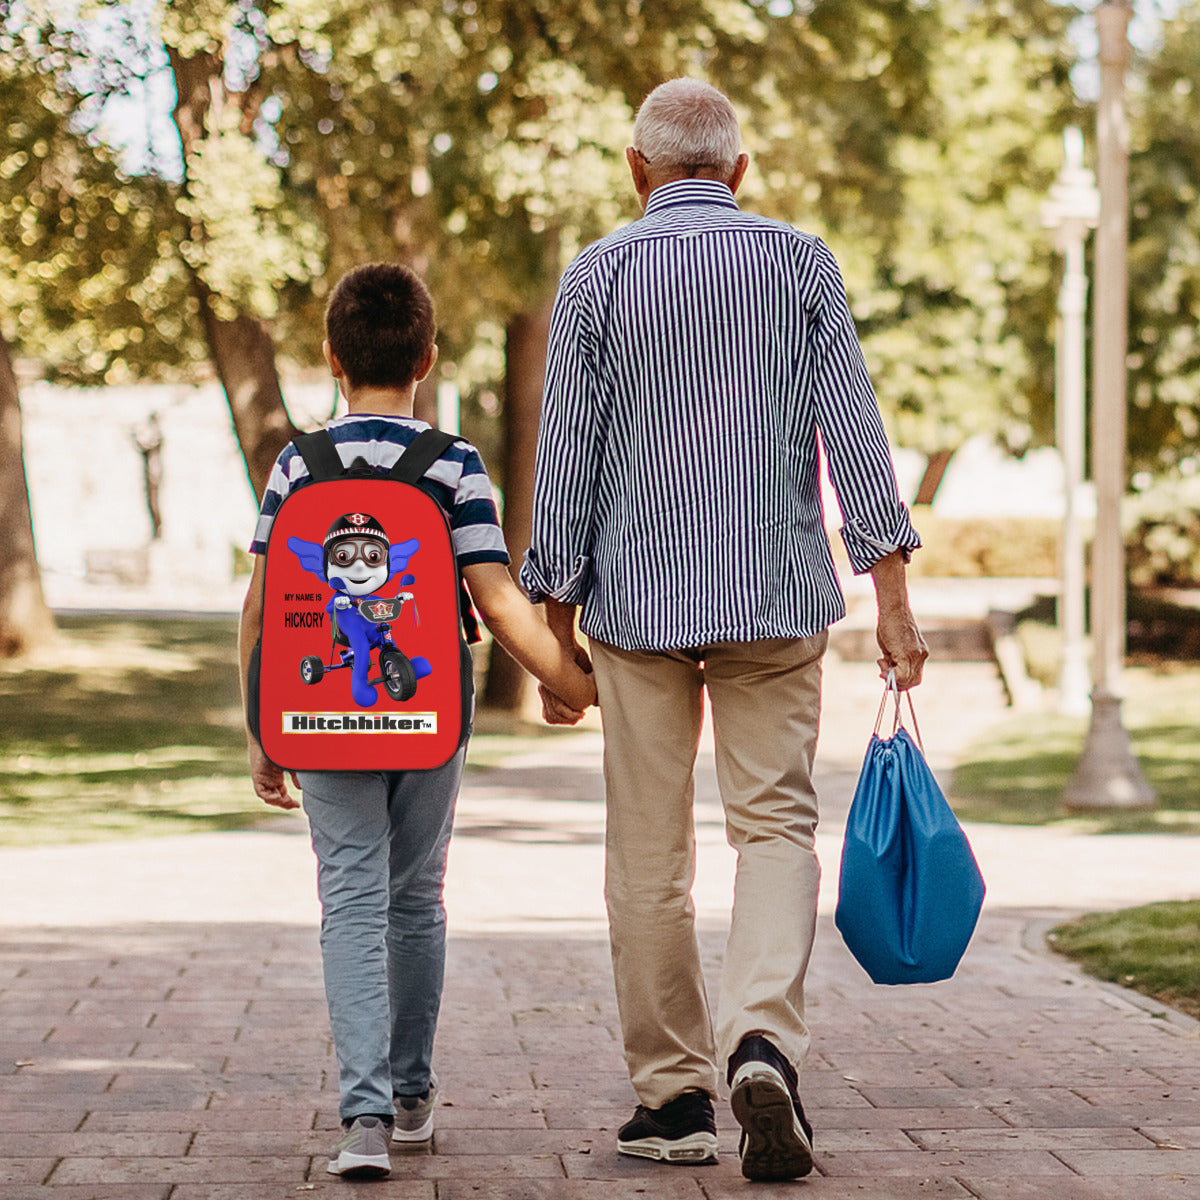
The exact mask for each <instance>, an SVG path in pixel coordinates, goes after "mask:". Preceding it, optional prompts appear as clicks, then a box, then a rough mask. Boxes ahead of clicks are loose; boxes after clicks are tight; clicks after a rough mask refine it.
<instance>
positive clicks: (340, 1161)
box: [326, 1150, 392, 1179]
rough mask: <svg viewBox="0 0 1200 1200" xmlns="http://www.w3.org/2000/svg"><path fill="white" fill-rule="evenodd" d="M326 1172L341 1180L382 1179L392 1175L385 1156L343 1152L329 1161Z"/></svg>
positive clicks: (390, 1166) (390, 1165)
mask: <svg viewBox="0 0 1200 1200" xmlns="http://www.w3.org/2000/svg"><path fill="white" fill-rule="evenodd" d="M326 1170H327V1171H328V1172H329V1174H330V1175H340V1176H341V1177H342V1178H343V1179H382V1178H383V1177H384V1176H385V1175H390V1174H391V1173H392V1164H391V1161H390V1160H389V1159H388V1156H387V1155H386V1154H351V1153H350V1151H348V1150H343V1151H342V1152H341V1154H339V1155H338V1156H337V1158H333V1159H330V1160H329V1166H328V1167H327V1168H326Z"/></svg>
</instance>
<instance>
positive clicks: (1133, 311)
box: [1129, 0, 1200, 470]
mask: <svg viewBox="0 0 1200 1200" xmlns="http://www.w3.org/2000/svg"><path fill="white" fill-rule="evenodd" d="M1198 62H1200V3H1198V2H1197V0H1184V2H1183V3H1181V4H1180V5H1179V7H1178V11H1177V13H1176V15H1175V16H1174V17H1173V18H1172V19H1171V20H1169V21H1166V22H1164V24H1163V33H1162V39H1161V44H1160V45H1159V46H1158V47H1156V48H1155V49H1154V51H1153V53H1152V55H1151V56H1150V58H1149V59H1148V60H1147V61H1144V62H1142V63H1141V64H1139V74H1141V75H1142V77H1143V82H1142V83H1141V84H1140V86H1138V87H1136V88H1135V89H1133V90H1132V92H1131V102H1130V117H1131V142H1132V145H1131V154H1130V181H1129V197H1130V225H1129V271H1130V275H1129V300H1130V305H1129V350H1130V359H1129V363H1130V391H1131V395H1130V403H1131V406H1130V415H1129V446H1130V458H1131V467H1132V468H1135V469H1136V468H1137V467H1139V466H1140V467H1145V468H1148V469H1150V470H1159V469H1161V468H1162V467H1163V466H1164V465H1172V464H1176V463H1178V462H1179V461H1181V460H1182V459H1184V458H1186V457H1187V456H1188V455H1190V454H1194V453H1195V452H1196V451H1197V449H1200V203H1198V201H1200V82H1198V81H1197V74H1196V64H1197V63H1198Z"/></svg>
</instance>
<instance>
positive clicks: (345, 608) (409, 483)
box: [247, 429, 479, 771]
mask: <svg viewBox="0 0 1200 1200" xmlns="http://www.w3.org/2000/svg"><path fill="white" fill-rule="evenodd" d="M460 440H461V439H460V438H456V437H454V436H453V435H451V434H447V433H443V432H441V431H440V430H436V429H427V430H425V431H423V432H422V433H420V434H418V435H417V437H416V438H415V439H414V441H413V442H412V444H411V445H410V446H408V447H407V449H405V451H404V453H403V454H401V456H400V457H399V459H397V461H396V463H395V465H394V466H393V467H392V469H391V470H390V471H389V472H388V473H387V474H381V473H379V472H377V471H375V470H373V469H372V468H371V467H369V466H368V465H367V464H366V463H365V461H364V460H362V459H361V458H360V459H356V460H355V462H354V463H353V464H352V465H351V466H350V467H349V468H347V467H346V466H345V465H344V464H343V463H342V460H341V456H340V455H339V454H338V452H337V448H336V446H335V445H334V442H333V439H332V438H331V437H330V436H329V433H328V432H327V431H326V430H319V431H318V432H316V433H308V434H302V435H301V436H299V437H297V438H295V439H294V440H293V442H292V444H293V445H294V446H295V447H296V450H297V452H298V453H299V454H300V456H301V458H303V459H304V462H305V465H306V466H307V467H308V472H309V478H308V479H307V480H305V481H303V482H302V483H301V484H300V485H298V486H297V487H296V488H295V489H294V490H293V491H291V492H289V493H288V495H287V496H285V497H284V499H283V502H282V504H281V505H280V506H279V511H278V512H277V513H276V515H275V520H274V522H273V524H272V526H271V534H270V537H269V539H268V542H267V551H266V575H265V581H264V595H263V622H262V632H261V635H260V637H259V641H258V644H257V645H256V646H255V648H254V651H253V653H252V655H251V660H250V677H249V681H248V687H247V696H248V709H249V721H250V728H251V731H252V732H253V733H254V735H255V737H257V738H258V740H259V743H260V744H261V745H262V748H263V752H264V753H265V754H266V756H267V757H268V758H269V759H270V760H271V761H272V762H274V763H276V764H278V765H279V766H281V767H285V768H287V769H289V770H311V771H370V770H376V771H378V770H392V771H396V770H419V769H427V768H430V767H440V766H442V765H443V764H444V763H446V762H448V761H449V759H450V758H451V757H453V755H454V754H455V752H456V751H457V750H458V748H459V746H461V745H462V743H463V741H464V740H465V738H466V736H467V732H468V730H469V728H470V721H471V712H472V706H473V699H474V684H473V673H472V662H471V651H470V648H469V645H468V642H472V641H478V640H479V632H478V626H477V625H476V623H475V616H474V613H473V612H472V610H471V603H470V600H469V598H468V597H467V593H466V588H465V587H464V586H463V582H462V576H461V575H460V573H459V569H458V562H457V559H456V558H455V555H454V545H453V541H452V539H451V534H450V524H449V521H448V520H447V517H446V513H445V510H444V509H443V508H442V506H441V505H440V504H439V503H438V502H437V501H436V500H435V499H434V498H433V497H432V496H431V495H430V494H429V493H428V492H427V491H425V490H423V488H422V487H421V481H422V479H423V478H424V476H425V473H426V471H428V470H429V468H430V467H432V466H433V464H434V463H435V462H437V460H438V459H439V458H441V456H442V455H443V454H444V453H445V452H446V450H447V448H448V447H449V446H451V445H452V444H453V443H454V442H456V441H460Z"/></svg>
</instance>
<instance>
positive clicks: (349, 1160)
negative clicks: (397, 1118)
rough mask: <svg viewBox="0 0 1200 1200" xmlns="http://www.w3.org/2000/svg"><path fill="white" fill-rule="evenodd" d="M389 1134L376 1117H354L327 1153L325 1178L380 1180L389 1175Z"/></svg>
mask: <svg viewBox="0 0 1200 1200" xmlns="http://www.w3.org/2000/svg"><path fill="white" fill-rule="evenodd" d="M390 1132H391V1131H390V1130H389V1129H388V1125H387V1122H386V1121H384V1120H382V1119H381V1118H380V1117H355V1118H354V1120H353V1121H351V1122H350V1125H349V1126H348V1127H347V1129H346V1131H345V1132H344V1133H343V1134H342V1136H341V1138H340V1139H339V1140H338V1141H337V1143H336V1144H335V1145H334V1147H333V1149H332V1150H331V1151H330V1152H329V1167H328V1171H329V1174H330V1175H340V1176H341V1177H342V1178H343V1179H382V1178H383V1177H384V1176H385V1175H390V1174H391V1170H392V1161H391V1159H390V1158H388V1137H389V1134H390Z"/></svg>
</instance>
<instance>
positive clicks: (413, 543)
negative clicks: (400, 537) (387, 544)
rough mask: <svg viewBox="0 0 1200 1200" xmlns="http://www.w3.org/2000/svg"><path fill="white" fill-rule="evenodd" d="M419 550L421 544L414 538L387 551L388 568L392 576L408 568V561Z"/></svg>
mask: <svg viewBox="0 0 1200 1200" xmlns="http://www.w3.org/2000/svg"><path fill="white" fill-rule="evenodd" d="M420 548H421V543H420V542H418V541H417V539H416V538H409V539H408V541H407V542H398V543H397V544H396V545H394V546H392V547H391V548H390V550H389V551H388V566H390V567H391V568H392V574H393V575H395V574H396V572H397V571H403V570H404V568H405V567H407V566H408V560H409V559H410V558H412V556H413V555H414V554H416V552H417V551H418V550H420Z"/></svg>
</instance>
